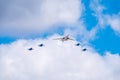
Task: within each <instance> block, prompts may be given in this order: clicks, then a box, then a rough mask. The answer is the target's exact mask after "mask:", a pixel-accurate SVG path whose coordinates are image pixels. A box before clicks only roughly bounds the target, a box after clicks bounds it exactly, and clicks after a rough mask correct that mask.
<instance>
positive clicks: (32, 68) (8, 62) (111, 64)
mask: <svg viewBox="0 0 120 80" xmlns="http://www.w3.org/2000/svg"><path fill="white" fill-rule="evenodd" d="M53 37H54V36H53ZM53 37H52V38H53ZM52 38H48V39H46V40H41V39H37V40H19V41H16V42H13V43H11V44H8V45H0V65H1V66H0V71H1V73H0V79H1V80H48V79H49V80H68V79H69V80H73V79H74V80H88V79H90V80H119V79H120V76H119V75H120V64H119V62H120V56H119V55H118V54H111V53H109V52H107V53H106V55H104V56H101V55H99V53H97V52H95V51H94V49H92V48H90V47H87V49H88V50H87V51H85V52H83V51H82V48H83V47H81V46H75V43H77V42H76V41H68V42H64V43H62V42H60V41H54V40H51V39H52ZM40 43H43V44H44V45H45V46H44V47H39V46H38V45H39V44H40ZM30 47H32V48H33V50H32V51H29V50H28V48H30Z"/></svg>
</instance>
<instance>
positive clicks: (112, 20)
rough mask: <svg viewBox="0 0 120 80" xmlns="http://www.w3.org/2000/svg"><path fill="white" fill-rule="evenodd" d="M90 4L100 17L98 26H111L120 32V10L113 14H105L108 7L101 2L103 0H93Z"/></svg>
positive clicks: (98, 17) (116, 31)
mask: <svg viewBox="0 0 120 80" xmlns="http://www.w3.org/2000/svg"><path fill="white" fill-rule="evenodd" d="M90 6H91V9H92V10H93V11H94V12H95V14H94V15H95V16H96V17H97V19H98V24H97V27H100V28H106V26H109V27H111V29H113V30H114V31H115V33H120V26H119V25H120V12H118V14H113V15H110V14H104V10H105V9H107V7H106V6H103V5H102V4H101V0H93V1H91V4H90Z"/></svg>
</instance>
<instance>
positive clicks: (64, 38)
mask: <svg viewBox="0 0 120 80" xmlns="http://www.w3.org/2000/svg"><path fill="white" fill-rule="evenodd" d="M53 40H60V41H62V42H64V41H67V40H74V39H71V38H69V35H67V36H64V37H62V38H56V39H53Z"/></svg>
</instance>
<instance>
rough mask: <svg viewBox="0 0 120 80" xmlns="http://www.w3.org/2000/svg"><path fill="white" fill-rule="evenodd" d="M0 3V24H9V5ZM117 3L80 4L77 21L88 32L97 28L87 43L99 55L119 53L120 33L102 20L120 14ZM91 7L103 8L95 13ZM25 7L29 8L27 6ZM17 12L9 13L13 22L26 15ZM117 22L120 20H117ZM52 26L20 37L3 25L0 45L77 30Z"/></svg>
mask: <svg viewBox="0 0 120 80" xmlns="http://www.w3.org/2000/svg"><path fill="white" fill-rule="evenodd" d="M2 3H3V4H4V5H1V8H0V12H2V13H1V14H0V17H1V18H0V24H2V22H5V21H7V23H9V22H10V21H9V19H12V17H13V15H11V14H9V13H7V12H9V8H8V5H7V4H9V3H8V1H7V0H6V1H1V4H2ZM16 3H17V2H16ZM119 3H120V1H119V0H110V1H109V0H100V1H99V0H97V1H94V0H93V1H92V0H83V1H82V4H83V6H84V7H83V10H82V14H80V17H79V19H78V20H79V22H80V21H82V22H83V24H84V27H85V28H86V30H87V31H90V30H92V29H93V28H97V31H96V33H95V38H93V39H92V40H91V39H90V40H88V43H89V44H90V45H92V47H94V48H95V49H96V50H97V51H98V52H100V53H101V54H104V52H106V51H110V52H112V53H120V49H119V47H120V45H119V44H120V34H119V33H120V31H119V30H114V28H112V27H111V26H113V25H110V23H109V22H107V21H106V22H105V20H104V16H106V15H107V16H109V17H112V16H114V15H115V16H119V14H120V5H119ZM11 4H15V3H14V0H13V2H11ZM11 4H9V5H11ZM17 4H18V3H17ZM17 4H16V5H17ZM21 4H23V7H24V6H25V5H24V4H25V3H24V2H22V1H21ZM21 4H20V5H21ZM18 5H19V4H18ZM30 5H32V4H30ZM91 5H94V6H96V7H98V6H102V7H104V8H103V9H102V10H101V11H97V10H95V9H94V8H92V7H91ZM27 7H29V5H28V6H27ZM3 8H4V9H3ZM7 8H8V9H7ZM34 8H37V6H33V9H34ZM18 12H19V10H18V11H16V10H13V12H11V11H10V13H14V14H15V15H16V17H14V18H13V21H14V20H15V19H16V18H17V17H18V19H19V17H20V16H21V15H26V14H19V15H18ZM23 13H25V12H23ZM33 13H35V12H34V10H33ZM36 14H37V11H36ZM99 15H100V16H102V17H103V20H104V22H105V23H103V24H102V25H101V24H99V23H100V20H99V18H100V17H99ZM73 16H74V15H73ZM48 17H49V16H48ZM4 18H5V19H4ZM118 18H119V17H118ZM7 19H8V20H7ZM118 20H120V19H118ZM18 21H19V20H18ZM119 22H120V21H119ZM10 26H12V25H9V24H8V25H7V27H10ZM21 26H24V25H21ZM50 26H51V25H50ZM52 26H55V27H53V28H52V27H51V28H48V29H45V30H43V31H41V30H40V33H39V32H36V31H34V30H33V31H32V32H30V33H29V32H28V33H27V35H22V34H21V35H13V34H17V33H16V32H15V31H10V32H9V28H8V29H6V28H4V25H1V33H0V44H8V43H12V42H14V41H16V40H19V39H36V38H46V37H48V36H51V35H53V34H60V35H64V34H65V33H66V30H67V29H69V30H72V29H78V28H76V27H65V26H76V25H73V24H69V25H67V24H66V23H65V22H64V21H63V23H59V24H57V25H56V24H55V25H52ZM103 27H104V28H103ZM118 27H120V26H118ZM79 31H81V30H79ZM79 31H75V30H74V31H73V33H74V32H77V34H78V35H79ZM12 32H13V34H12V36H11V35H9V33H10V34H11V33H12ZM73 33H70V35H73ZM23 34H24V33H23ZM25 34H26V33H25ZM75 35H76V34H75ZM75 35H74V36H75ZM84 36H88V35H87V34H85V35H84ZM81 38H82V36H81V34H80V36H76V39H77V40H78V41H81Z"/></svg>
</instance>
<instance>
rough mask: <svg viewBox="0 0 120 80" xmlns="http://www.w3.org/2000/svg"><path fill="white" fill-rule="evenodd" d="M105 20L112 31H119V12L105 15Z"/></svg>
mask: <svg viewBox="0 0 120 80" xmlns="http://www.w3.org/2000/svg"><path fill="white" fill-rule="evenodd" d="M107 20H108V25H110V26H111V28H112V29H113V30H114V31H116V32H118V33H120V14H118V15H112V16H107Z"/></svg>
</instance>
